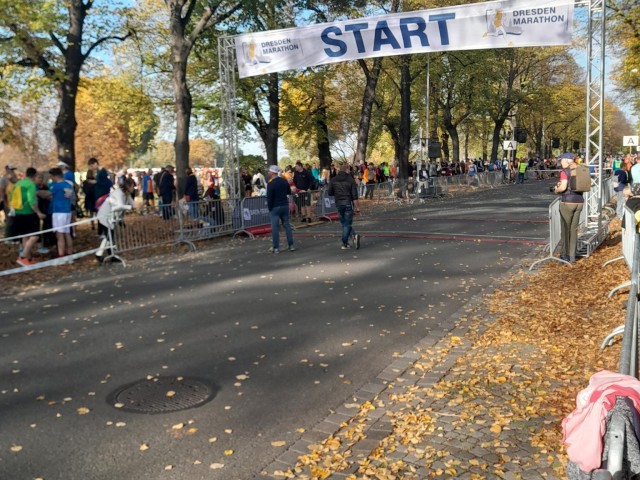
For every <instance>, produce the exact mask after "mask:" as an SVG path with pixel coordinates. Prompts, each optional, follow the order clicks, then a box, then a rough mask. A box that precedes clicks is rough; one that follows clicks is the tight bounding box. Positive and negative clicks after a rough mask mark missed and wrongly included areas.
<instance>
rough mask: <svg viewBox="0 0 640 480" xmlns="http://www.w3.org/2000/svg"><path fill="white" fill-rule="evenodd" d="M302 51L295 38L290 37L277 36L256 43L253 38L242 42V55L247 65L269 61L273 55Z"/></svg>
mask: <svg viewBox="0 0 640 480" xmlns="http://www.w3.org/2000/svg"><path fill="white" fill-rule="evenodd" d="M298 51H302V46H301V45H300V43H299V42H298V41H297V40H293V39H291V38H288V37H287V38H278V39H276V40H265V41H262V42H259V43H256V42H255V40H254V39H251V40H250V41H248V42H242V56H243V58H244V64H245V65H247V66H257V65H260V64H263V63H271V61H272V59H273V57H274V56H278V55H282V54H285V55H286V54H288V53H290V52H296V53H298Z"/></svg>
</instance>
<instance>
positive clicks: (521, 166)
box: [516, 158, 529, 183]
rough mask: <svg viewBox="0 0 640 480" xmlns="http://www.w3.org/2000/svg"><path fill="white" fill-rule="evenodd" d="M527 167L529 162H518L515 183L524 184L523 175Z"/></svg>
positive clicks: (521, 160)
mask: <svg viewBox="0 0 640 480" xmlns="http://www.w3.org/2000/svg"><path fill="white" fill-rule="evenodd" d="M528 165H529V162H527V160H526V159H524V158H522V159H520V160H518V181H517V182H516V183H524V173H525V172H526V171H527V166H528Z"/></svg>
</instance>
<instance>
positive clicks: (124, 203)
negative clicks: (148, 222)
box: [96, 178, 135, 263]
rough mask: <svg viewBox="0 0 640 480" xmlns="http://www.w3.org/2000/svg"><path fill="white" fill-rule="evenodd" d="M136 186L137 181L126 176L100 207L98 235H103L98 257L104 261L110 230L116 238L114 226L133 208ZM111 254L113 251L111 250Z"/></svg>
mask: <svg viewBox="0 0 640 480" xmlns="http://www.w3.org/2000/svg"><path fill="white" fill-rule="evenodd" d="M134 188H135V183H134V181H133V179H131V178H124V179H123V180H122V183H121V184H120V185H119V186H117V187H116V188H115V189H114V190H111V193H110V194H109V196H108V197H107V199H106V200H105V201H104V203H103V204H102V205H101V206H100V208H99V209H98V214H97V216H96V217H97V219H98V235H100V236H101V237H102V242H101V244H100V247H99V249H98V251H97V252H96V258H97V259H98V262H100V263H102V261H103V260H104V251H105V249H106V248H107V246H108V244H109V231H111V239H112V240H113V239H114V228H115V226H116V224H117V223H118V222H119V221H120V219H121V218H122V215H123V214H124V212H126V211H128V210H131V209H132V208H133V198H132V196H131V193H132V192H133V190H134ZM110 253H111V254H112V253H113V252H110Z"/></svg>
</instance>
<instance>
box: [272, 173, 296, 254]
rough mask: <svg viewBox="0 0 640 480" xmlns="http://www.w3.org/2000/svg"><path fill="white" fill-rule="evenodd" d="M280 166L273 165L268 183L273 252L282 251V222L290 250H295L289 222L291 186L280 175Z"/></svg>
mask: <svg viewBox="0 0 640 480" xmlns="http://www.w3.org/2000/svg"><path fill="white" fill-rule="evenodd" d="M279 173H280V167H278V166H277V165H271V166H270V167H269V170H268V174H269V181H268V183H267V207H268V208H269V214H270V215H271V240H272V241H273V246H272V247H271V248H270V249H269V251H270V252H271V253H280V250H279V249H280V222H282V226H283V227H284V231H285V234H286V235H287V244H288V245H289V251H291V252H293V251H294V250H295V247H294V246H293V233H292V232H291V224H290V223H289V195H291V187H290V186H289V182H287V181H286V180H285V179H284V178H282V177H280V176H279Z"/></svg>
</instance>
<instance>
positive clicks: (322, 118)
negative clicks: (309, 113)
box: [315, 77, 331, 169]
mask: <svg viewBox="0 0 640 480" xmlns="http://www.w3.org/2000/svg"><path fill="white" fill-rule="evenodd" d="M316 89H317V90H316V104H317V109H316V114H315V127H316V143H317V145H318V159H319V160H320V168H321V169H322V168H329V166H330V165H331V149H330V148H331V144H330V143H329V127H328V126H327V103H326V99H325V93H324V78H323V77H321V78H320V82H319V84H318V85H317V87H316Z"/></svg>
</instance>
